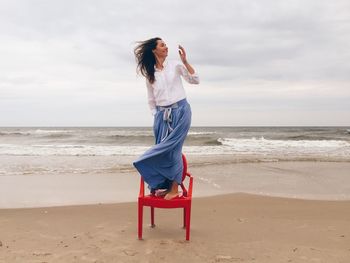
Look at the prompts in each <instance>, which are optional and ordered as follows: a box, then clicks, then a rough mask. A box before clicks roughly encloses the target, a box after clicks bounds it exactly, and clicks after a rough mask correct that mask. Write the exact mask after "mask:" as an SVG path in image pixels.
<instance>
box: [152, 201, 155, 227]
mask: <svg viewBox="0 0 350 263" xmlns="http://www.w3.org/2000/svg"><path fill="white" fill-rule="evenodd" d="M155 226H156V225H155V224H154V207H153V206H151V227H155Z"/></svg>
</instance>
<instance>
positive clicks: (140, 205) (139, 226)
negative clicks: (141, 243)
mask: <svg viewBox="0 0 350 263" xmlns="http://www.w3.org/2000/svg"><path fill="white" fill-rule="evenodd" d="M142 221H143V205H142V203H141V202H140V201H139V224H138V235H139V239H140V240H141V239H142Z"/></svg>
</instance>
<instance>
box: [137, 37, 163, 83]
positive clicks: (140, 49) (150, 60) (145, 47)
mask: <svg viewBox="0 0 350 263" xmlns="http://www.w3.org/2000/svg"><path fill="white" fill-rule="evenodd" d="M157 40H162V39H161V38H159V37H155V38H151V39H148V40H145V41H137V42H136V43H139V44H138V45H137V46H136V47H135V49H134V54H135V59H136V63H137V67H136V70H137V72H141V74H142V75H143V76H145V77H146V78H147V79H148V80H149V82H150V83H153V82H154V81H155V78H154V72H155V69H154V65H155V64H156V58H155V56H154V54H153V52H152V50H153V49H155V48H156V47H157Z"/></svg>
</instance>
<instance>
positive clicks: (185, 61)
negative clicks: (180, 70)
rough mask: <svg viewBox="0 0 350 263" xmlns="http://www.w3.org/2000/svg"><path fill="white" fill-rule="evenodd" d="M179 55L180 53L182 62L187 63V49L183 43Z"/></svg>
mask: <svg viewBox="0 0 350 263" xmlns="http://www.w3.org/2000/svg"><path fill="white" fill-rule="evenodd" d="M179 55H180V58H181V61H182V63H184V64H185V63H187V60H186V51H185V49H184V48H183V47H182V46H181V45H179Z"/></svg>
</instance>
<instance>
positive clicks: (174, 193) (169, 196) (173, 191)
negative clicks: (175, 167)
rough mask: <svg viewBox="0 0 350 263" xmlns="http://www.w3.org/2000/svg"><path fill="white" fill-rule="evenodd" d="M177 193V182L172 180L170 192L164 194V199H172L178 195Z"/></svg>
mask: <svg viewBox="0 0 350 263" xmlns="http://www.w3.org/2000/svg"><path fill="white" fill-rule="evenodd" d="M178 194H179V191H178V184H177V182H175V181H173V184H172V186H171V189H170V192H169V193H167V194H166V195H165V196H164V199H165V200H170V199H173V198H175V197H176V196H178Z"/></svg>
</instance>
